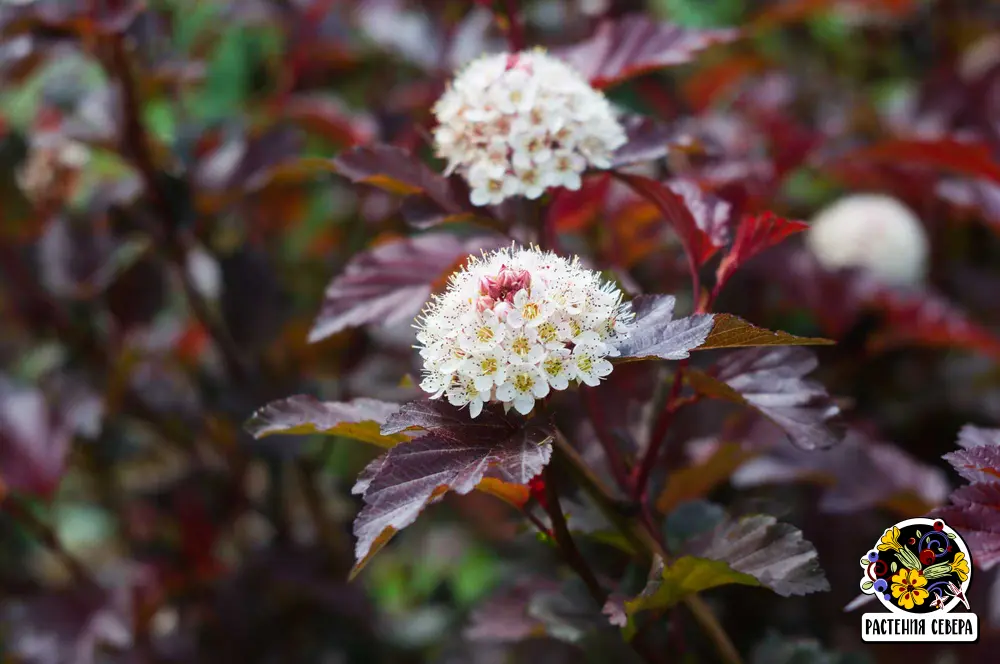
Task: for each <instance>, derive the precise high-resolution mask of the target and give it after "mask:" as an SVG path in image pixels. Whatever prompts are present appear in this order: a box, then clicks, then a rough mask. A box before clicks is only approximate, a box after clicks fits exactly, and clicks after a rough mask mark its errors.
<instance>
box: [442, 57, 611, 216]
mask: <svg viewBox="0 0 1000 664" xmlns="http://www.w3.org/2000/svg"><path fill="white" fill-rule="evenodd" d="M434 115H435V116H436V118H437V121H438V126H437V128H436V129H435V132H434V140H435V144H436V147H437V153H438V155H439V156H440V157H442V158H443V159H447V160H448V168H447V172H449V173H450V172H453V171H458V172H459V173H460V174H461V175H462V176H463V177H465V179H466V180H467V181H468V183H469V186H470V187H471V188H472V194H471V197H470V198H471V200H472V203H473V204H474V205H495V204H497V203H500V202H501V201H503V200H505V199H507V198H510V197H511V196H525V197H527V198H530V199H535V198H538V197H539V196H541V195H542V194H543V193H544V192H545V190H546V189H548V188H550V187H566V188H567V189H579V188H580V174H581V173H583V171H584V169H586V167H587V166H588V165H590V166H594V167H597V168H607V167H609V166H610V165H611V156H612V154H613V153H614V151H615V150H616V149H617V148H619V147H621V146H622V145H623V144H624V143H625V141H626V137H625V130H624V129H623V128H622V126H621V125H620V124H619V123H618V120H617V119H616V118H615V114H614V111H613V109H612V107H611V105H610V104H609V103H608V100H607V99H605V98H604V95H603V94H601V93H600V92H598V91H597V90H594V89H593V88H592V87H590V84H589V83H588V82H587V81H586V80H585V79H584V78H583V77H582V76H580V74H579V73H577V72H576V71H574V70H573V69H572V68H570V67H569V66H568V65H567V64H565V63H564V62H562V61H561V60H559V59H557V58H555V57H553V56H551V55H547V54H546V53H545V52H543V51H541V50H535V51H522V52H520V53H515V54H509V53H500V54H496V55H486V56H483V57H481V58H479V59H477V60H474V61H473V62H471V63H470V64H468V65H467V66H466V67H465V69H463V70H462V71H461V72H460V73H459V74H458V75H457V76H456V77H455V80H454V81H453V82H452V84H451V85H450V86H449V88H448V90H447V91H446V92H445V93H444V95H442V97H441V99H439V100H438V102H437V104H436V105H435V106H434Z"/></svg>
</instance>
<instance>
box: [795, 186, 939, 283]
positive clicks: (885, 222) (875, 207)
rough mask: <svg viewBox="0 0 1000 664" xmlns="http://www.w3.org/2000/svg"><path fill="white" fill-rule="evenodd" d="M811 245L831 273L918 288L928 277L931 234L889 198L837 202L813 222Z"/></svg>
mask: <svg viewBox="0 0 1000 664" xmlns="http://www.w3.org/2000/svg"><path fill="white" fill-rule="evenodd" d="M806 241H807V243H808V245H809V248H810V250H811V251H812V252H813V254H815V256H816V258H817V259H818V260H819V262H820V263H821V264H822V265H823V266H824V267H826V268H827V269H831V270H837V269H843V268H857V269H861V270H864V271H865V272H867V273H868V274H869V275H870V276H872V277H874V278H876V279H878V280H879V281H881V282H883V283H885V284H886V285H889V286H916V285H919V284H920V283H921V282H922V281H923V280H924V278H925V276H926V274H927V260H928V253H929V243H928V240H927V232H926V231H925V230H924V227H923V225H922V224H921V223H920V220H919V219H917V217H916V215H914V214H913V212H912V211H910V209H909V208H907V207H906V206H905V205H903V204H902V203H900V202H899V201H898V200H896V199H895V198H892V197H890V196H885V195H882V194H854V195H851V196H846V197H844V198H841V199H840V200H838V201H835V202H834V203H832V204H831V205H829V206H828V207H826V208H824V209H823V210H821V211H820V212H819V214H817V215H816V216H815V217H814V218H813V221H812V227H811V228H810V230H809V234H808V236H807V238H806Z"/></svg>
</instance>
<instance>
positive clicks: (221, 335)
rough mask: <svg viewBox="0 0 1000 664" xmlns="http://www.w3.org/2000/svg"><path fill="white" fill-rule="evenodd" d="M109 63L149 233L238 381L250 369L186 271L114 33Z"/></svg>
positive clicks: (184, 242) (183, 244)
mask: <svg viewBox="0 0 1000 664" xmlns="http://www.w3.org/2000/svg"><path fill="white" fill-rule="evenodd" d="M111 67H112V73H113V74H114V75H115V76H117V78H118V80H119V82H120V83H121V88H122V116H123V119H124V128H123V136H122V143H123V146H124V147H125V149H126V151H127V152H126V154H127V155H128V157H129V158H130V160H131V161H132V162H133V164H134V165H135V167H136V169H137V170H138V171H139V174H140V176H141V178H142V182H143V185H144V188H145V190H146V195H147V196H149V199H150V202H151V203H152V209H153V212H154V213H155V215H156V219H157V225H156V226H155V227H152V228H150V229H149V230H150V233H151V235H153V239H154V241H155V243H156V245H157V246H158V247H159V248H160V250H161V251H162V252H163V254H164V257H165V258H166V259H167V260H168V261H169V262H170V263H171V264H172V265H173V267H174V271H175V272H176V273H177V275H178V276H179V278H180V280H181V284H182V285H183V287H184V295H185V297H186V299H187V302H188V304H189V306H190V307H191V311H192V313H193V314H194V315H195V317H196V318H197V319H198V321H199V322H200V323H201V324H202V326H203V327H204V328H205V329H206V330H207V331H208V333H209V335H211V337H212V340H213V341H214V342H215V345H216V346H217V347H218V349H219V352H220V353H221V354H222V358H223V361H224V362H225V364H226V368H227V370H228V371H229V372H230V374H231V375H232V376H233V378H234V379H236V380H237V381H239V382H244V381H247V380H249V379H250V378H251V371H250V370H249V368H248V367H247V365H246V363H245V361H244V360H243V357H242V355H241V353H240V351H239V349H238V348H237V347H236V343H235V342H234V341H233V338H232V336H231V335H230V334H229V330H227V329H226V327H225V326H224V325H223V324H222V322H221V321H220V320H219V319H218V317H217V316H216V315H215V314H214V312H213V311H212V309H211V307H209V305H208V303H207V302H206V301H205V299H204V298H203V297H202V296H201V293H199V292H198V290H197V289H196V288H195V287H194V284H193V283H192V282H191V278H190V276H189V275H188V271H187V249H188V244H189V243H190V242H189V240H188V238H186V237H185V235H184V234H183V233H181V232H180V231H179V230H178V229H177V222H178V220H176V219H174V218H173V216H174V213H173V211H172V205H171V202H170V197H169V195H168V194H167V193H166V192H164V190H163V188H162V184H161V181H160V178H159V177H158V175H157V174H158V169H157V167H156V158H155V156H154V154H153V147H152V142H151V140H150V138H149V132H148V131H146V127H145V126H144V125H143V123H142V112H141V106H142V103H141V100H140V99H139V92H138V86H137V84H136V80H135V74H134V72H133V71H132V63H131V62H130V60H129V57H128V53H127V52H126V50H125V41H124V37H123V36H121V35H115V36H114V37H112V39H111Z"/></svg>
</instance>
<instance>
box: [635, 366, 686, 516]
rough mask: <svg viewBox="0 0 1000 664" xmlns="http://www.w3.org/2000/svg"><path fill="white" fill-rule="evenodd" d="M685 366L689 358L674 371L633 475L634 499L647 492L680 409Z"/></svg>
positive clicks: (639, 499)
mask: <svg viewBox="0 0 1000 664" xmlns="http://www.w3.org/2000/svg"><path fill="white" fill-rule="evenodd" d="M685 368H687V360H683V361H682V362H680V363H679V364H678V365H677V371H676V372H675V373H674V382H673V384H672V385H671V386H670V395H669V396H668V397H667V401H666V403H665V404H664V406H663V410H661V411H660V414H659V416H657V418H656V423H655V424H654V425H653V432H652V434H651V435H650V437H649V444H648V445H647V446H646V452H645V454H644V455H643V457H642V461H641V462H640V463H639V465H638V466H637V467H636V469H635V472H634V473H633V475H632V499H633V500H637V501H641V500H643V498H644V496H645V494H646V485H647V484H648V483H649V476H650V474H651V473H652V472H653V466H654V465H656V459H657V458H658V457H659V456H660V449H661V448H662V447H663V441H665V440H666V438H667V432H668V431H669V430H670V425H671V424H672V423H673V421H674V415H675V414H676V413H677V410H678V406H679V404H678V401H677V397H678V396H680V392H681V385H682V384H683V377H684V369H685Z"/></svg>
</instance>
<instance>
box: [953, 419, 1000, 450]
mask: <svg viewBox="0 0 1000 664" xmlns="http://www.w3.org/2000/svg"><path fill="white" fill-rule="evenodd" d="M980 445H990V446H993V447H1000V429H986V428H983V427H976V426H972V425H971V424H966V425H965V426H964V427H962V429H961V431H959V432H958V446H959V447H964V448H966V449H968V448H972V447H978V446H980Z"/></svg>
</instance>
